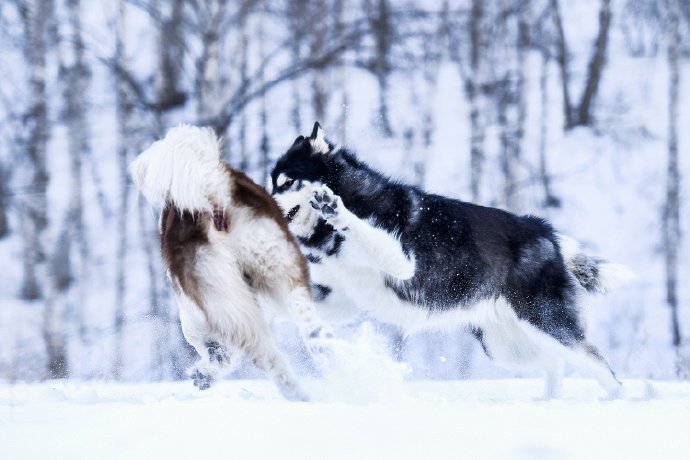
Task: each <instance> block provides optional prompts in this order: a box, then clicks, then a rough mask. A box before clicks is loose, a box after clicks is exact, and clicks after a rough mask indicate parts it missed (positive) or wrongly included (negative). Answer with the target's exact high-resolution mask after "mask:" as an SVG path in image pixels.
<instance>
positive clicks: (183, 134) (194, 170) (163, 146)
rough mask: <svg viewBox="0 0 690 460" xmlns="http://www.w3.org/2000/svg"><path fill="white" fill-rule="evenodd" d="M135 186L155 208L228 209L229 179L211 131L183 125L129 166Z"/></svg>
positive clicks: (174, 129)
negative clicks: (167, 206)
mask: <svg viewBox="0 0 690 460" xmlns="http://www.w3.org/2000/svg"><path fill="white" fill-rule="evenodd" d="M129 173H130V175H131V176H132V180H133V181H134V184H135V185H136V186H137V188H138V189H139V191H141V193H142V194H143V195H144V196H145V197H146V199H147V200H148V201H149V202H150V203H151V204H152V205H154V206H159V207H163V206H165V205H168V204H169V205H172V206H175V207H176V208H178V209H179V210H180V211H189V212H197V211H204V210H209V211H213V208H214V207H225V206H227V205H228V204H229V200H230V184H229V178H228V175H227V173H226V170H225V166H224V165H223V163H222V162H221V161H220V142H219V140H218V138H217V137H216V135H215V133H214V132H213V130H212V129H211V128H199V127H196V126H189V125H180V126H177V127H175V128H172V129H170V130H169V131H168V133H167V134H166V135H165V137H164V138H163V139H161V140H159V141H157V142H154V143H153V144H152V145H151V147H149V148H148V149H147V150H146V151H144V152H143V153H141V154H140V155H139V156H138V157H137V158H136V159H134V161H132V162H131V163H130V165H129Z"/></svg>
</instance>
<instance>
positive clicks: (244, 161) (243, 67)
mask: <svg viewBox="0 0 690 460" xmlns="http://www.w3.org/2000/svg"><path fill="white" fill-rule="evenodd" d="M239 27H240V40H239V43H238V48H239V54H240V85H242V87H243V88H246V87H247V83H248V81H247V80H248V78H249V76H248V68H249V33H248V31H247V18H246V17H242V18H240V25H239ZM297 105H299V104H297ZM237 144H238V148H239V151H240V152H239V154H240V159H239V162H238V167H239V168H240V169H241V170H242V171H247V170H248V169H249V152H248V151H247V111H246V110H242V113H241V114H240V125H239V128H238V135H237Z"/></svg>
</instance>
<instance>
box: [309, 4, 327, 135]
mask: <svg viewBox="0 0 690 460" xmlns="http://www.w3.org/2000/svg"><path fill="white" fill-rule="evenodd" d="M312 8H313V10H312V17H314V18H315V19H316V20H314V21H313V22H312V27H311V34H310V35H311V47H310V48H311V55H312V56H321V55H322V54H323V50H324V47H325V46H326V27H327V26H328V24H327V22H326V17H324V16H325V14H326V13H327V12H328V11H329V9H328V5H327V3H326V0H314V1H313V5H312ZM314 12H316V14H314ZM311 93H312V107H313V108H314V117H315V118H316V120H318V121H319V122H320V123H321V124H322V125H324V126H327V125H328V121H327V120H326V109H327V106H328V75H327V70H326V68H325V66H317V67H315V68H314V69H313V70H312V81H311Z"/></svg>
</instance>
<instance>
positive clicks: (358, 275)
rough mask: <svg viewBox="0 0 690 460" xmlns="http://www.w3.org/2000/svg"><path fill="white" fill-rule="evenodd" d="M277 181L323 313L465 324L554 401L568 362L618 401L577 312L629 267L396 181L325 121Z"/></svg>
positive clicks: (528, 220)
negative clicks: (333, 139)
mask: <svg viewBox="0 0 690 460" xmlns="http://www.w3.org/2000/svg"><path fill="white" fill-rule="evenodd" d="M271 182H272V183H271V187H272V194H273V196H274V197H275V198H276V201H277V202H278V204H279V206H280V207H281V208H282V209H283V211H284V213H285V216H286V219H287V220H288V222H289V225H290V230H291V231H292V232H293V233H294V234H295V235H296V236H297V238H298V240H299V242H300V245H301V247H302V250H303V251H304V252H305V254H306V255H307V259H308V260H309V261H310V270H311V274H312V282H313V283H314V284H315V289H314V295H315V297H316V300H317V302H318V305H317V306H318V308H320V313H321V314H322V315H324V316H325V317H330V319H331V320H334V321H336V320H338V316H339V315H343V314H349V313H350V312H349V311H348V308H351V307H350V306H351V305H353V304H354V305H356V307H357V308H359V309H363V310H365V311H366V312H368V313H369V314H371V315H373V316H374V317H376V318H378V319H379V320H381V321H383V322H389V323H393V324H396V325H398V326H400V327H402V328H404V329H405V330H406V331H408V332H411V331H415V330H422V329H449V328H457V327H459V326H465V327H468V328H470V329H471V330H472V331H473V332H474V335H475V336H476V337H477V339H478V340H479V341H480V342H481V344H482V346H483V348H484V350H485V352H486V354H487V355H489V356H490V357H491V358H493V359H494V360H496V361H498V362H501V363H503V364H505V365H508V366H519V367H525V366H528V367H537V368H541V369H543V370H544V371H545V372H546V391H545V394H546V396H547V397H553V396H557V395H558V394H559V392H560V389H561V382H562V374H563V366H564V363H565V362H568V363H570V364H571V365H573V366H574V367H575V368H576V369H578V370H581V371H583V372H586V373H589V374H591V375H593V376H594V377H595V378H596V379H597V381H598V382H599V383H600V384H601V385H602V386H603V387H604V388H605V389H606V390H607V391H608V392H609V393H612V394H615V393H617V391H618V389H619V387H620V382H619V381H618V380H617V379H616V377H615V375H614V373H613V372H612V371H611V369H610V367H609V365H608V364H607V362H606V361H605V360H604V358H603V357H602V356H601V355H600V354H599V352H598V351H597V349H596V348H595V347H594V346H593V345H591V344H590V343H589V342H587V340H586V338H585V330H584V325H583V320H582V318H581V316H580V313H579V307H580V304H581V303H582V300H583V299H582V297H583V296H582V294H583V293H585V292H590V293H594V292H601V293H603V292H606V291H607V290H608V289H609V288H611V287H612V286H613V285H614V284H615V283H617V282H619V281H623V280H624V279H625V278H627V277H629V276H630V275H631V274H630V272H629V271H628V270H627V269H626V268H625V267H623V266H620V265H616V264H612V263H609V262H607V261H605V260H603V259H599V258H595V257H590V256H588V255H585V254H583V253H582V252H581V251H580V249H579V245H578V244H577V243H576V242H575V241H573V240H572V239H569V238H565V237H563V236H561V235H558V234H557V233H556V232H555V231H554V229H553V228H552V227H551V225H550V224H549V223H548V222H547V221H545V220H544V219H540V218H538V217H533V216H517V215H514V214H511V213H509V212H505V211H502V210H500V209H495V208H488V207H483V206H478V205H474V204H471V203H465V202H462V201H459V200H454V199H450V198H446V197H443V196H439V195H434V194H430V193H425V192H424V191H422V190H420V189H419V188H417V187H413V186H409V185H405V184H403V183H400V182H397V181H394V180H391V179H390V178H388V177H386V176H385V175H383V174H381V173H380V172H378V171H376V170H374V169H372V168H371V167H369V166H367V165H366V164H365V163H363V162H362V161H360V160H359V159H358V158H357V157H356V156H355V155H354V154H353V153H352V152H350V151H348V150H347V149H345V148H342V147H336V146H335V145H334V144H332V143H330V142H328V141H327V140H326V139H325V137H324V132H323V130H322V129H321V127H320V126H319V124H318V123H316V125H315V126H314V130H313V132H312V134H311V136H310V137H308V138H305V137H303V136H299V137H298V138H297V139H296V140H295V142H294V144H293V145H292V147H290V149H289V150H288V151H287V153H285V154H284V155H283V156H282V157H281V158H280V159H279V160H278V162H277V164H276V166H275V168H274V169H273V171H272V173H271Z"/></svg>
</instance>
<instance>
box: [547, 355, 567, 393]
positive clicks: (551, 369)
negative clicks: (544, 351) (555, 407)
mask: <svg viewBox="0 0 690 460" xmlns="http://www.w3.org/2000/svg"><path fill="white" fill-rule="evenodd" d="M542 367H543V368H544V377H545V385H544V399H553V398H558V397H560V396H561V393H562V391H563V369H564V362H563V359H561V358H556V357H554V358H552V359H549V360H544V363H543V365H542Z"/></svg>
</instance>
